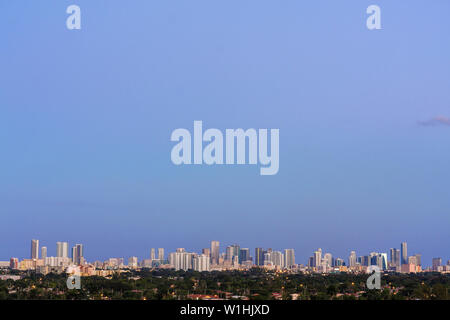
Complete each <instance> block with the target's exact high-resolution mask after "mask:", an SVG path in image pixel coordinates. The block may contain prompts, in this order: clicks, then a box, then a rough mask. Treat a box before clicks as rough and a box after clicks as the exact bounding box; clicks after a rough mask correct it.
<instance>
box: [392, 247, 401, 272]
mask: <svg viewBox="0 0 450 320" xmlns="http://www.w3.org/2000/svg"><path fill="white" fill-rule="evenodd" d="M389 252H390V258H391V266H392V267H396V268H398V267H400V263H401V260H400V250H398V249H396V248H391V249H390V250H389Z"/></svg>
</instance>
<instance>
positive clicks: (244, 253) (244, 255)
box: [239, 248, 251, 263]
mask: <svg viewBox="0 0 450 320" xmlns="http://www.w3.org/2000/svg"><path fill="white" fill-rule="evenodd" d="M250 259H251V258H250V249H249V248H241V249H240V250H239V263H242V262H244V261H250Z"/></svg>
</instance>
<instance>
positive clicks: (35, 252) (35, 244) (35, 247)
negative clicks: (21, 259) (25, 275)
mask: <svg viewBox="0 0 450 320" xmlns="http://www.w3.org/2000/svg"><path fill="white" fill-rule="evenodd" d="M31 259H39V240H35V239H33V240H31Z"/></svg>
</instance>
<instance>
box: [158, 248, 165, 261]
mask: <svg viewBox="0 0 450 320" xmlns="http://www.w3.org/2000/svg"><path fill="white" fill-rule="evenodd" d="M158 260H160V261H161V262H162V261H164V248H158Z"/></svg>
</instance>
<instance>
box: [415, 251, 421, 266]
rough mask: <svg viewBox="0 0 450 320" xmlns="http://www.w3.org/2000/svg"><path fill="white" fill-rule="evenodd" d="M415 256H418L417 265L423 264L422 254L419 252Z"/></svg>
mask: <svg viewBox="0 0 450 320" xmlns="http://www.w3.org/2000/svg"><path fill="white" fill-rule="evenodd" d="M415 257H416V262H417V265H418V266H422V255H421V254H419V253H418V254H416V255H415Z"/></svg>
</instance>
